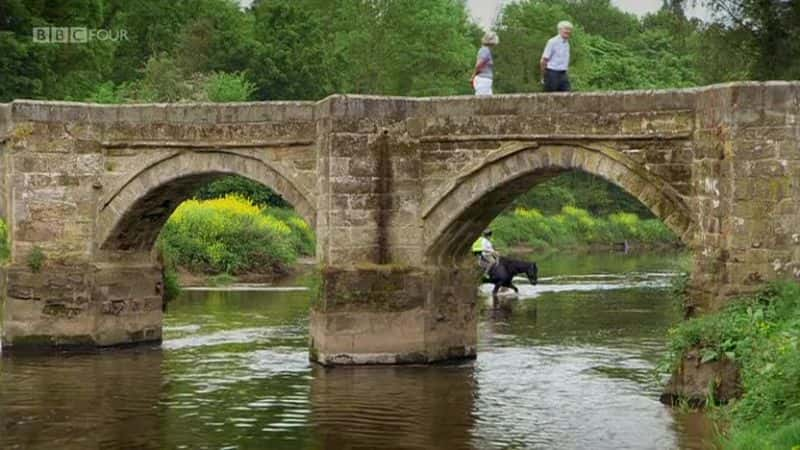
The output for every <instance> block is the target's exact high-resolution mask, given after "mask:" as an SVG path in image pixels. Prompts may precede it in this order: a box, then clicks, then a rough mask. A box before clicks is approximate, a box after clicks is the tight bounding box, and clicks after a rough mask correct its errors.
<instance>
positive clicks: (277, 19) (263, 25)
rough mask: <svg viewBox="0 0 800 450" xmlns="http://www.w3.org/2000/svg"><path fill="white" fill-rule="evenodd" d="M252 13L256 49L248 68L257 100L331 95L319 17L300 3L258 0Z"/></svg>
mask: <svg viewBox="0 0 800 450" xmlns="http://www.w3.org/2000/svg"><path fill="white" fill-rule="evenodd" d="M253 14H254V17H255V40H256V41H257V42H258V46H257V47H255V53H254V54H253V55H251V57H250V63H249V65H248V68H249V72H250V74H251V75H252V79H253V81H254V82H255V85H256V89H257V91H256V94H257V96H258V98H259V99H262V100H275V99H295V100H302V99H318V98H321V97H324V96H325V95H327V94H328V93H330V92H332V91H331V82H330V77H331V74H330V69H329V66H328V64H327V62H328V57H327V55H326V52H325V41H326V37H325V35H324V34H323V32H322V22H323V17H321V16H319V15H318V14H317V13H315V11H313V10H310V9H308V8H307V7H306V6H305V5H304V4H303V1H302V0H300V1H297V0H264V1H260V2H258V3H256V4H254V5H253Z"/></svg>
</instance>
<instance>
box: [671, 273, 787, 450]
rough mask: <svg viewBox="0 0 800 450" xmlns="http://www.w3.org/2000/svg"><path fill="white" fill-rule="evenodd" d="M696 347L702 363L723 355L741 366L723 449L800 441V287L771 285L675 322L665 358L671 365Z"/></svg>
mask: <svg viewBox="0 0 800 450" xmlns="http://www.w3.org/2000/svg"><path fill="white" fill-rule="evenodd" d="M698 347H699V348H701V349H702V350H701V355H702V358H703V359H705V360H706V361H711V360H714V359H717V358H720V357H722V356H723V355H724V356H725V357H727V358H730V359H732V360H734V361H736V362H738V364H739V365H740V367H741V378H742V386H743V388H744V395H743V397H742V398H741V399H740V400H739V401H737V402H734V403H732V404H730V405H728V406H727V407H726V410H725V412H726V413H728V414H729V416H730V418H731V427H730V430H729V432H728V435H727V436H726V438H725V444H726V447H729V448H736V449H747V448H767V449H768V448H776V449H777V448H791V445H797V444H800V440H798V437H800V433H798V431H799V430H800V424H799V423H798V420H797V417H800V383H798V381H797V380H800V356H798V355H800V285H798V284H797V283H789V282H781V283H775V284H772V285H770V286H768V287H767V288H765V289H763V290H762V291H760V292H758V293H756V294H754V295H752V296H749V297H745V298H740V299H737V300H735V301H732V302H731V303H730V304H729V305H728V306H727V307H726V308H725V309H723V310H722V311H720V312H718V313H715V314H708V315H704V316H701V317H698V318H694V319H692V320H689V321H686V322H684V323H682V324H680V325H679V326H678V327H676V328H674V329H673V330H671V331H670V352H669V356H668V359H667V361H668V363H669V364H670V365H671V366H672V367H675V366H676V365H677V364H678V362H679V361H680V359H681V358H682V356H683V354H684V353H685V352H686V351H687V350H689V349H691V348H698ZM776 430H777V431H778V432H776ZM786 444H791V445H789V446H787V445H786Z"/></svg>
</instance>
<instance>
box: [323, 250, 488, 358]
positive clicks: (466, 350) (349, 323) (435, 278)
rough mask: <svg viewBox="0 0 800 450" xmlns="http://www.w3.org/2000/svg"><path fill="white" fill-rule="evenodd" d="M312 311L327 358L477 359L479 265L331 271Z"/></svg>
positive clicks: (386, 267) (326, 275) (325, 272)
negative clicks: (476, 272)
mask: <svg viewBox="0 0 800 450" xmlns="http://www.w3.org/2000/svg"><path fill="white" fill-rule="evenodd" d="M322 277H323V282H322V288H321V291H320V293H319V294H320V298H319V301H318V303H317V305H316V306H315V307H314V308H313V310H312V312H311V350H310V354H311V359H312V360H313V361H316V362H318V363H320V364H324V365H334V364H414V363H429V362H434V361H443V360H450V359H461V358H473V357H475V349H476V345H477V291H476V289H475V286H476V284H477V276H476V274H475V273H474V271H473V270H459V269H452V270H444V269H436V268H426V269H410V268H396V267H391V266H373V267H366V268H348V269H327V270H326V271H324V273H323V275H322Z"/></svg>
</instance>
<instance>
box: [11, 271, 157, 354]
mask: <svg viewBox="0 0 800 450" xmlns="http://www.w3.org/2000/svg"><path fill="white" fill-rule="evenodd" d="M5 282H6V298H5V308H4V313H3V327H2V344H3V351H4V352H14V351H27V350H41V349H46V348H53V347H72V348H74V347H101V346H109V345H120V344H135V343H142V342H158V341H160V340H161V321H162V291H163V286H162V281H161V271H160V270H159V269H158V267H156V266H155V265H154V264H150V263H143V264H142V263H113V264H106V263H98V264H79V265H69V266H66V265H65V266H53V265H50V266H48V267H46V268H45V269H44V270H40V271H33V270H31V268H29V267H27V266H20V265H12V266H10V267H8V268H7V269H6V277H5Z"/></svg>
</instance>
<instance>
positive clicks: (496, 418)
mask: <svg viewBox="0 0 800 450" xmlns="http://www.w3.org/2000/svg"><path fill="white" fill-rule="evenodd" d="M539 264H540V274H541V284H540V285H539V286H535V287H534V286H530V285H521V298H520V299H519V300H515V301H513V302H510V303H509V304H511V305H512V310H513V312H512V313H510V314H507V315H503V314H500V315H494V316H492V315H490V313H489V311H485V312H484V313H483V314H482V317H483V318H482V320H481V322H480V343H479V350H478V358H477V360H475V361H468V362H461V363H456V364H442V365H434V366H429V367H356V368H333V369H326V368H322V367H319V366H316V365H311V364H309V362H308V350H307V335H308V314H307V313H308V309H309V304H310V297H309V293H308V292H307V291H304V290H276V291H271V290H266V291H265V290H261V291H233V292H222V291H185V292H184V293H183V294H181V296H180V298H178V299H177V300H176V301H174V302H173V303H171V304H170V308H169V312H168V314H167V316H166V320H165V326H164V334H165V339H164V343H163V345H162V346H160V347H158V346H150V347H138V348H130V349H115V350H106V351H100V352H96V353H90V354H70V355H59V356H41V355H39V356H30V357H23V356H14V357H6V358H1V359H0V425H1V426H2V427H1V428H0V430H2V434H1V435H0V448H3V449H15V448H25V449H28V448H58V449H73V448H75V449H78V448H80V449H83V448H142V449H145V448H153V449H157V448H166V449H173V448H187V449H189V448H190V449H195V448H213V449H221V448H243V449H244V448H259V449H293V450H294V449H370V448H381V449H540V448H541V449H550V448H552V449H572V448H575V449H578V448H580V449H587V448H591V449H628V448H630V449H659V450H661V449H701V448H708V446H709V445H710V444H709V442H710V440H711V439H712V432H711V426H710V424H709V422H708V421H707V420H706V419H705V418H704V417H703V416H702V415H700V414H697V413H691V412H681V411H679V410H677V409H676V410H673V409H671V408H667V407H665V406H663V405H661V404H660V403H659V402H658V394H659V392H660V381H659V380H658V379H657V376H655V375H654V367H655V365H656V364H657V362H658V360H659V358H660V357H661V355H662V354H663V351H664V347H665V343H666V341H665V337H666V331H667V329H668V328H669V327H670V326H672V325H673V324H675V323H676V322H677V321H679V320H680V312H679V311H678V310H677V308H675V307H674V306H673V305H672V303H671V302H670V301H669V298H668V291H667V286H668V283H669V280H670V278H671V277H672V276H673V275H674V273H675V272H676V270H678V267H681V266H682V265H683V264H685V256H683V255H671V254H660V255H638V256H637V255H620V254H607V255H579V256H570V255H556V256H553V257H549V258H546V259H545V260H542V261H539ZM298 283H299V284H302V280H299V281H298V280H295V282H294V283H293V284H298ZM487 288H488V287H486V286H484V287H482V290H484V291H485V290H486V289H487Z"/></svg>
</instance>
